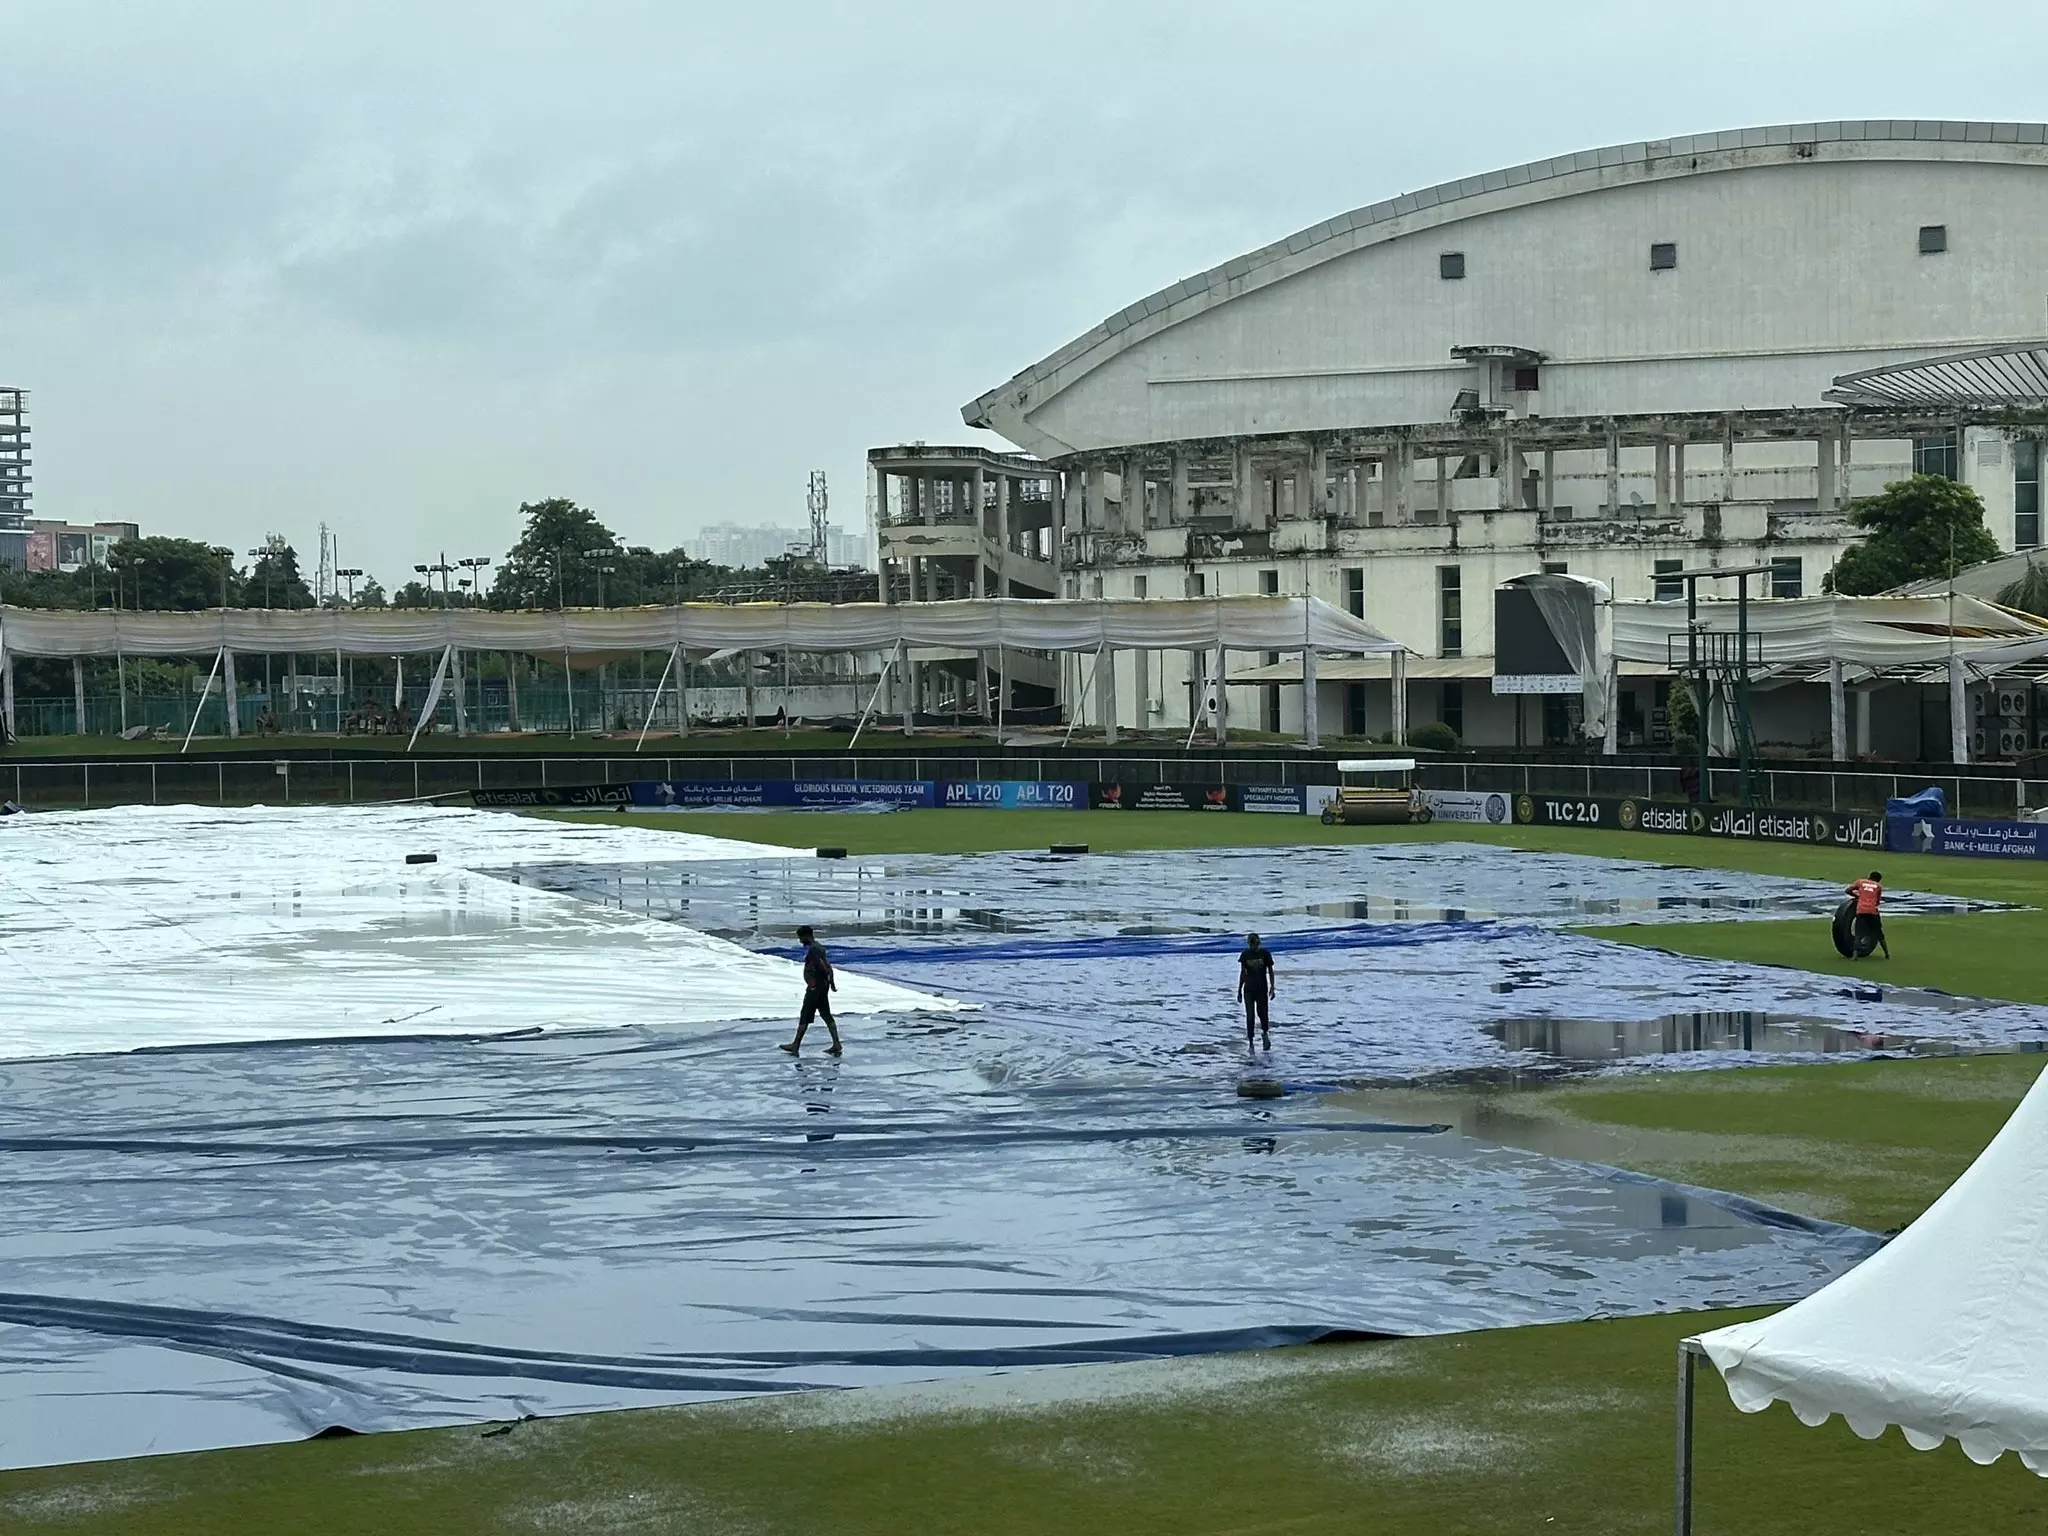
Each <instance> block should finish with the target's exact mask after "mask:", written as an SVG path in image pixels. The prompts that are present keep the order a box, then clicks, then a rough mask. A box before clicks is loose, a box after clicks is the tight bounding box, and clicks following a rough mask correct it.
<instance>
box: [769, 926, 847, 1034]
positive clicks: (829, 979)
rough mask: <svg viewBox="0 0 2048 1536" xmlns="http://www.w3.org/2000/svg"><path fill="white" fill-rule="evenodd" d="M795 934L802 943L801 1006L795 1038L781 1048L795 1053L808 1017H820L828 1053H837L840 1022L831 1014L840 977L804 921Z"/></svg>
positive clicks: (815, 935) (806, 1025) (810, 1018)
mask: <svg viewBox="0 0 2048 1536" xmlns="http://www.w3.org/2000/svg"><path fill="white" fill-rule="evenodd" d="M796 936H797V937H798V938H799V939H801V940H802V941H803V946H804V1007H803V1012H802V1013H800V1014H798V1015H797V1020H796V1038H795V1039H794V1040H792V1041H790V1042H789V1043H788V1044H786V1045H784V1046H783V1047H782V1049H783V1050H785V1051H787V1052H789V1054H790V1055H792V1056H794V1055H795V1054H796V1053H797V1051H798V1049H799V1048H800V1047H801V1046H802V1045H803V1043H804V1031H805V1030H807V1029H809V1028H810V1027H811V1020H812V1019H814V1018H816V1019H823V1020H824V1021H825V1027H826V1028H827V1029H829V1030H831V1031H832V1044H831V1046H830V1047H828V1048H827V1050H826V1052H825V1054H826V1055H827V1056H837V1055H838V1054H839V1021H838V1020H837V1019H835V1018H833V1017H832V994H833V992H834V991H836V990H837V989H838V986H839V979H838V978H837V977H836V976H834V975H833V974H832V961H831V958H830V957H829V956H827V955H826V953H825V946H824V945H822V944H820V943H819V942H818V935H817V934H816V932H814V931H813V930H812V928H811V926H810V925H809V924H808V923H806V924H805V925H804V926H803V927H801V928H799V929H797V931H796Z"/></svg>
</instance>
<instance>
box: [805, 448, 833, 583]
mask: <svg viewBox="0 0 2048 1536" xmlns="http://www.w3.org/2000/svg"><path fill="white" fill-rule="evenodd" d="M804 504H805V505H806V506H808V507H809V508H810V509H811V558H812V559H813V560H815V561H816V562H817V563H818V564H820V565H829V564H831V558H830V557H831V549H830V547H829V536H830V533H831V524H830V522H829V521H828V520H827V518H826V509H827V507H828V506H829V503H828V501H827V500H826V496H825V471H823V470H822V469H814V470H812V471H811V488H810V493H809V494H808V495H807V496H805V497H804Z"/></svg>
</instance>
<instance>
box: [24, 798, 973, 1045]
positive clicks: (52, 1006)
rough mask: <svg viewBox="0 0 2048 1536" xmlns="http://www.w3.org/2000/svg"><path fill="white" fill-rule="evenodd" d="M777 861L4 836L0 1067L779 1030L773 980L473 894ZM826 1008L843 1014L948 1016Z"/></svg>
mask: <svg viewBox="0 0 2048 1536" xmlns="http://www.w3.org/2000/svg"><path fill="white" fill-rule="evenodd" d="M417 853H433V854H435V855H436V860H437V861H436V862H435V863H433V864H419V865H408V864H407V863H406V862H405V859H406V855H408V854H417ZM791 857H808V851H807V850H806V851H803V852H802V853H799V852H798V851H796V850H792V849H788V848H776V847H768V846H765V845H762V844H756V843H743V842H731V841H727V840H725V839H723V838H714V837H696V836H692V835H689V834H679V833H674V832H665V831H655V830H652V829H650V828H644V827H632V826H625V827H602V826H579V825H572V824H569V823H563V822H553V821H543V820H537V819H532V818H528V817H524V816H507V815H503V814H499V813H493V812H485V811H457V810H438V809H430V808H426V807H418V806H347V807H332V806H323V807H270V806H249V807H242V808H233V809H219V810H216V809H211V808H205V807H199V806H161V807H158V806H122V807H117V808H114V809H110V810H102V811H54V812H49V813H45V814H42V815H30V816H9V817H7V818H5V819H0V958H4V963H5V969H6V976H7V980H6V982H5V983H4V997H5V1002H4V1003H0V1059H8V1058H22V1057H36V1056H64V1055H73V1054H77V1053H81V1052H93V1051H127V1050H137V1049H144V1048H160V1047H164V1046H183V1045H202V1044H222V1043H227V1042H253V1041H264V1040H285V1039H291V1040H334V1039H352V1038H365V1037H387V1036H419V1035H494V1034H502V1033H512V1032H517V1031H522V1030H554V1029H605V1028H614V1027H620V1026H624V1025H629V1024H642V1023H664V1024H698V1023H709V1022H712V1021H724V1020H732V1019H761V1018H780V1017H783V1016H785V1015H787V1016H790V1017H792V1018H793V1017H794V1015H795V1011H796V1007H797V1004H798V1002H799V1001H800V1000H801V998H802V995H803V980H802V973H801V969H800V967H798V966H797V965H796V964H795V962H794V961H792V960H789V959H783V958H780V957H777V956H771V955H762V954H756V953H754V952H753V951H751V950H747V949H743V948H741V947H740V946H738V945H736V944H732V943H729V942H727V941H726V940H723V939H717V938H713V937H711V936H710V935H708V934H704V933H698V932H696V931H694V930H692V929H690V928H686V927H683V926H681V925H679V924H675V923H664V922H657V921H654V920H653V919H651V918H646V917H634V916H630V915H628V914H626V913H623V912H619V911H616V910H612V909H608V908H605V907H602V906H597V905H594V904H593V903H590V902H587V901H579V900H577V899H576V898H574V897H572V896H566V895H560V894H556V893H553V892H548V891H541V890H535V889H533V888H532V887H530V886H523V885H519V884H516V883H514V882H513V881H511V880H507V879H500V878H497V877H495V876H492V875H489V874H484V873H479V871H483V870H490V869H498V868H504V867H506V866H510V865H515V864H516V865H534V864H550V863H564V862H632V861H646V862H659V863H663V864H674V863H676V862H678V861H694V860H707V859H741V860H746V859H777V860H784V859H788V858H791ZM839 987H840V990H839V992H838V994H837V996H836V998H835V1005H836V1006H838V1007H840V1008H843V1009H844V1010H845V1011H847V1012H849V1013H871V1012H878V1011H882V1010H888V1009H915V1008H923V1007H935V1008H949V1007H951V1006H953V1005H952V1004H950V1003H947V1002H945V1001H943V1000H941V999H936V998H929V997H926V996H924V995H923V994H921V993H918V992H913V991H911V990H909V989H907V988H904V987H899V986H893V985H891V984H890V983H888V982H883V981H873V980H868V979H865V978H861V977H857V976H848V975H842V976H841V977H840V980H839Z"/></svg>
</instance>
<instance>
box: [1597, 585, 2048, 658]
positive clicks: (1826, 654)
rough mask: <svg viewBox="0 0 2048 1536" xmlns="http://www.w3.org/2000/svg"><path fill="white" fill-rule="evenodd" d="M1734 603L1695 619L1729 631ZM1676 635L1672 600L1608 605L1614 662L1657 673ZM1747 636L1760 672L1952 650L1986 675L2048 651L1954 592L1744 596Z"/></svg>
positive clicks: (1721, 602) (1680, 614) (2009, 616)
mask: <svg viewBox="0 0 2048 1536" xmlns="http://www.w3.org/2000/svg"><path fill="white" fill-rule="evenodd" d="M1951 602H1953V608H1951ZM1737 606H1738V605H1737V604H1736V603H1735V602H1734V601H1733V600H1732V599H1716V600H1714V601H1712V602H1702V603H1701V604H1700V605H1699V619H1700V622H1701V624H1702V625H1703V626H1705V627H1706V628H1707V629H1708V630H1711V631H1713V632H1715V633H1725V634H1733V633H1734V632H1735V629H1736V609H1737ZM1685 632H1686V612H1685V604H1684V603H1682V602H1669V603H1616V604H1615V605H1614V654H1615V655H1616V656H1617V657H1618V658H1620V659H1621V660H1623V661H1643V662H1655V663H1657V664H1658V665H1659V666H1662V665H1664V664H1665V663H1666V661H1667V660H1668V659H1669V658H1671V657H1673V656H1677V657H1680V658H1682V657H1683V656H1684V655H1685ZM1749 632H1750V633H1751V634H1753V635H1755V636H1757V637H1758V641H1757V643H1758V644H1760V646H1761V648H1762V656H1761V658H1758V657H1757V656H1756V655H1755V653H1752V661H1753V662H1755V663H1756V664H1759V665H1762V666H1765V667H1778V666H1786V665H1790V664H1794V663H1801V662H1805V663H1816V662H1817V663H1821V664H1825V663H1827V662H1830V661H1843V662H1850V663H1854V664H1857V665H1861V666H1869V667H1893V666H1905V665H1912V664H1915V663H1920V664H1924V663H1928V662H1938V661H1945V660H1946V659H1947V658H1948V656H1949V655H1950V654H1951V652H1953V653H1954V654H1955V655H1957V656H1960V657H1962V658H1964V659H1965V660H1968V661H1970V662H1971V663H1973V664H1974V665H1977V666H1978V667H1979V668H1980V669H1987V670H1988V669H1989V668H1990V667H1991V666H1992V665H1993V664H1995V663H1996V662H1997V661H1998V660H2000V659H2004V660H2008V661H2011V662H2014V663H2017V662H2020V661H2023V660H2026V659H2028V657H2030V656H2031V655H2033V654H2037V653H2038V651H2039V650H2040V649H2041V648H2042V647H2043V646H2044V645H2048V624H2043V623H2041V622H2040V621H2039V620H2037V619H2034V618H2031V617H2029V616H2028V615H2026V614H2022V613H2015V612H2014V611H2013V610H2012V609H2010V608H2001V607H1999V606H1998V605H1997V604H1996V603H1987V602H1984V601H1983V600H1982V599H1980V598H1974V597H1964V596H1960V595H1958V596H1957V597H1955V598H1954V599H1950V598H1949V597H1947V596H1946V595H1944V596H1941V597H1778V598H1753V599H1751V600H1750V603H1749Z"/></svg>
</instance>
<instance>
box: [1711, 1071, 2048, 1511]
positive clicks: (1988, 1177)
mask: <svg viewBox="0 0 2048 1536" xmlns="http://www.w3.org/2000/svg"><path fill="white" fill-rule="evenodd" d="M1684 1348H1685V1350H1686V1351H1687V1353H1685V1354H1684V1355H1683V1356H1682V1363H1681V1376H1682V1379H1683V1382H1684V1385H1685V1388H1686V1390H1685V1392H1684V1393H1682V1396H1681V1414H1680V1447H1679V1501H1680V1521H1679V1527H1678V1528H1679V1530H1680V1531H1684V1530H1686V1529H1688V1519H1687V1510H1688V1508H1689V1505H1690V1492H1691V1490H1690V1475H1689V1474H1690V1464H1691V1435H1690V1412H1689V1402H1690V1391H1689V1389H1690V1379H1691V1377H1690V1365H1691V1360H1692V1358H1693V1353H1694V1352H1696V1353H1699V1354H1704V1355H1705V1356H1706V1358H1707V1359H1708V1360H1710V1361H1712V1362H1713V1364H1714V1367H1715V1368H1716V1369H1717V1370H1719V1371H1720V1373H1721V1375H1722V1377H1723V1378H1724V1379H1725V1380H1726V1382H1727V1384H1728V1395H1729V1396H1730V1397H1731V1398H1733V1399H1734V1401H1735V1406H1736V1407H1738V1408H1740V1409H1741V1410H1742V1411H1743V1412H1744V1413H1757V1412H1761V1411H1762V1410H1763V1409H1765V1408H1767V1407H1769V1406H1770V1405H1771V1404H1772V1403H1774V1402H1782V1403H1786V1404H1788V1405H1790V1407H1791V1409H1792V1411H1793V1412H1794V1413H1795V1414H1797V1415H1798V1417H1799V1420H1800V1422H1801V1423H1804V1424H1809V1425H1818V1424H1824V1423H1826V1422H1827V1420H1828V1418H1829V1417H1830V1416H1831V1415H1834V1414H1837V1413H1839V1414H1840V1415H1842V1417H1843V1419H1844V1420H1846V1421H1847V1423H1848V1425H1849V1427H1850V1428H1851V1429H1852V1430H1854V1431H1855V1432H1856V1433H1857V1434H1858V1435H1860V1436H1862V1437H1863V1438H1864V1439H1866V1440H1874V1439H1876V1438H1877V1437H1878V1436H1879V1435H1881V1434H1882V1433H1884V1430H1885V1427H1886V1426H1887V1425H1893V1424H1896V1425H1897V1426H1898V1427H1899V1429H1900V1430H1901V1431H1902V1432H1903V1433H1904V1435H1905V1438H1906V1441H1907V1443H1908V1444H1910V1445H1912V1446H1914V1447H1915V1448H1916V1449H1918V1450H1923V1451H1927V1450H1932V1449H1934V1448H1935V1447H1936V1446H1938V1445H1940V1444H1941V1443H1942V1441H1944V1440H1949V1439H1953V1440H1955V1441H1957V1442H1958V1443H1959V1444H1960V1445H1961V1446H1962V1449H1963V1453H1964V1454H1965V1455H1966V1456H1968V1457H1969V1458H1970V1459H1971V1460H1972V1461H1975V1462H1978V1463H1980V1464H1988V1463H1990V1462H1993V1461H1996V1460H1997V1459H1998V1458H1999V1457H2000V1456H2001V1455H2003V1454H2004V1453H2005V1452H2007V1451H2016V1452H2018V1453H2019V1457H2020V1460H2021V1461H2022V1462H2024V1463H2025V1464H2026V1466H2027V1467H2028V1468H2029V1469H2030V1470H2032V1471H2033V1472H2035V1473H2038V1474H2041V1475H2043V1476H2048V1074H2044V1075H2043V1076H2042V1077H2041V1078H2039V1079H2037V1080H2036V1081H2035V1084H2034V1087H2033V1089H2032V1091H2031V1092H2029V1093H2028V1094H2027V1096H2026V1098H2025V1099H2024V1100H2022V1101H2021V1103H2020V1106H2019V1108H2018V1109H2016V1110H2014V1111H2013V1114H2012V1118H2011V1119H2010V1120H2008V1121H2007V1122H2006V1124H2005V1128H2004V1129H2003V1130H2002V1131H2000V1132H1999V1133H1998V1135H1997V1137H1996V1138H1995V1139H1993V1141H1992V1143H1991V1145H1990V1146H1988V1147H1986V1148H1985V1149H1984V1151H1983V1153H1982V1154H1981V1155H1980V1156H1979V1157H1978V1159H1977V1160H1976V1162H1974V1163H1972V1164H1971V1165H1970V1167H1969V1169H1968V1170H1967V1171H1966V1172H1965V1173H1964V1174H1963V1176H1962V1177H1961V1178H1959V1179H1957V1180H1956V1182H1955V1183H1954V1185H1952V1186H1951V1187H1950V1189H1949V1190H1948V1192H1947V1193H1946V1194H1944V1195H1943V1196H1942V1197H1941V1198H1940V1199H1939V1200H1937V1201H1935V1202H1934V1204H1933V1205H1932V1206H1931V1207H1930V1208H1929V1209H1928V1210H1927V1212H1926V1214H1924V1215H1923V1216H1921V1217H1920V1219H1919V1220H1918V1221H1916V1222H1914V1223H1913V1224H1912V1225H1911V1226H1910V1227H1908V1228H1907V1229H1906V1230H1905V1231H1904V1232H1903V1233H1901V1234H1900V1235H1899V1236H1898V1237H1897V1238H1895V1239H1894V1240H1893V1241H1892V1242H1891V1243H1890V1244H1889V1245H1888V1246H1886V1247H1885V1248H1884V1249H1882V1250H1881V1251H1879V1252H1878V1253H1876V1254H1874V1255H1873V1256H1871V1257H1870V1258H1868V1259H1865V1260H1864V1261H1863V1263H1861V1264H1860V1265H1858V1266H1857V1267H1856V1268H1855V1269H1853V1270H1851V1271H1850V1272H1849V1273H1848V1274H1846V1275H1844V1276H1842V1278H1841V1279H1839V1280H1837V1281H1835V1282H1834V1283H1833V1284H1831V1285H1829V1286H1826V1287H1825V1288H1823V1289H1822V1290H1820V1291H1817V1292H1816V1293H1814V1294H1813V1295H1812V1296H1809V1297H1808V1298H1807V1299H1806V1300H1804V1301H1802V1302H1799V1303H1797V1304H1796V1305H1794V1306H1790V1307H1787V1308H1786V1309H1785V1310H1784V1311H1782V1312H1777V1313H1774V1314H1772V1315H1771V1316H1770V1317H1767V1318H1763V1319H1761V1320H1759V1321H1757V1322H1753V1323H1738V1324H1736V1325H1735V1326H1734V1327H1731V1328H1719V1329H1716V1330H1715V1331H1713V1332H1712V1333H1706V1334H1701V1335H1700V1336H1699V1337H1698V1338H1697V1339H1689V1340H1687V1341H1686V1345H1685V1346H1684Z"/></svg>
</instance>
